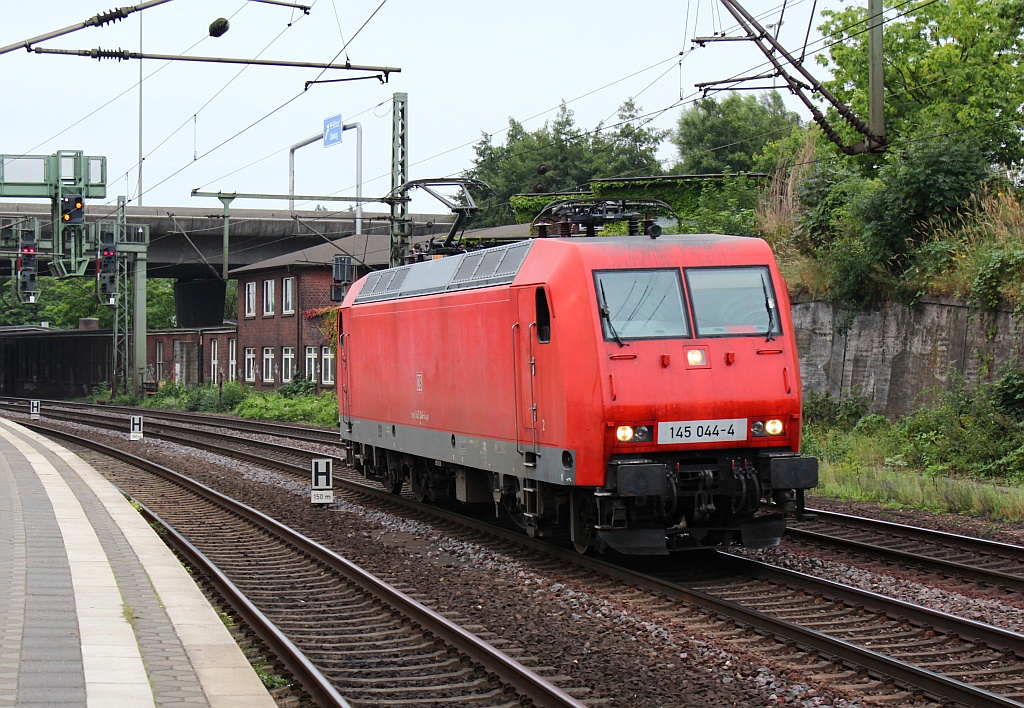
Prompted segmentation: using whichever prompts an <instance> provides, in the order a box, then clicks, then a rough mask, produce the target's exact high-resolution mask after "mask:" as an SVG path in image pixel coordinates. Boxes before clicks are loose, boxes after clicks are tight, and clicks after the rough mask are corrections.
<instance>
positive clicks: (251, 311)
mask: <svg viewBox="0 0 1024 708" xmlns="http://www.w3.org/2000/svg"><path fill="white" fill-rule="evenodd" d="M245 316H246V317H255V316H256V282H255V281H253V282H251V283H246V284H245Z"/></svg>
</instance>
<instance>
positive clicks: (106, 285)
mask: <svg viewBox="0 0 1024 708" xmlns="http://www.w3.org/2000/svg"><path fill="white" fill-rule="evenodd" d="M96 255H97V263H96V279H97V280H98V281H99V291H100V302H102V303H104V304H106V305H112V304H113V303H114V300H115V298H116V297H117V243H116V241H115V239H114V234H113V233H112V232H110V231H101V232H100V247H99V251H98V252H97V254H96Z"/></svg>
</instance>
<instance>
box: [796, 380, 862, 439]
mask: <svg viewBox="0 0 1024 708" xmlns="http://www.w3.org/2000/svg"><path fill="white" fill-rule="evenodd" d="M867 412H868V399H867V396H865V395H863V394H862V393H861V392H860V389H858V388H856V387H854V388H852V389H850V390H849V391H846V392H845V393H843V394H841V395H840V396H839V397H838V398H835V397H833V396H832V394H831V393H829V392H828V391H824V392H821V393H819V392H817V391H805V392H804V410H803V416H804V420H805V421H807V422H808V423H812V424H818V425H820V426H822V427H824V428H834V427H839V428H842V429H844V430H850V429H852V428H853V427H854V426H855V425H856V424H857V421H859V420H860V419H861V418H862V417H863V416H864V415H865V414H866V413H867ZM878 417H881V416H878Z"/></svg>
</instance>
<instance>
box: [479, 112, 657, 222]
mask: <svg viewBox="0 0 1024 708" xmlns="http://www.w3.org/2000/svg"><path fill="white" fill-rule="evenodd" d="M640 110H641V109H640V107H639V106H637V105H636V104H635V103H634V102H633V101H632V100H630V101H627V102H626V103H624V104H623V105H622V107H621V108H620V109H619V122H618V123H617V124H616V125H615V126H613V127H612V129H611V130H608V131H605V130H604V126H603V125H602V124H598V126H597V127H596V128H595V129H594V130H590V131H585V130H581V129H580V128H579V127H577V126H576V124H575V119H574V116H573V112H572V111H571V110H569V108H568V107H567V106H566V104H565V103H564V102H563V103H562V105H561V106H560V107H559V110H558V114H557V115H556V116H555V118H554V119H553V120H552V121H551V122H550V123H545V124H544V125H543V126H542V127H541V128H539V129H537V130H534V131H532V132H531V131H527V130H526V129H525V128H524V127H523V125H522V124H521V123H519V122H518V121H516V120H515V119H513V118H509V122H508V124H509V125H508V130H507V131H506V133H505V142H504V144H495V143H494V142H493V141H492V138H491V136H490V135H484V136H483V138H482V139H481V140H480V141H479V142H478V143H477V144H476V145H475V147H474V150H475V152H476V157H475V158H474V160H473V167H472V168H471V169H470V170H468V171H467V176H469V177H472V178H476V179H480V180H483V181H484V182H486V183H487V184H488V185H489V186H490V187H491V190H492V193H491V194H488V195H483V196H481V197H480V198H479V199H478V200H477V204H478V205H479V206H480V207H481V210H480V213H479V214H478V216H477V218H476V220H475V221H474V225H476V226H489V225H496V224H509V223H514V218H513V215H512V210H511V208H510V207H509V204H508V201H509V198H510V197H511V196H512V195H514V194H528V193H548V192H572V191H585V190H586V189H587V185H588V184H589V182H590V180H591V179H595V178H600V177H617V176H647V175H651V174H660V173H661V166H660V164H659V162H658V159H657V150H658V146H659V144H660V143H661V141H662V140H663V139H664V137H665V136H664V134H663V133H662V132H661V131H657V130H650V129H647V128H645V127H643V125H642V120H641V117H640Z"/></svg>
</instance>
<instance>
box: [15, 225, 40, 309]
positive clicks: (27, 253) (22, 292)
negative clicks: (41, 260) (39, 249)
mask: <svg viewBox="0 0 1024 708" xmlns="http://www.w3.org/2000/svg"><path fill="white" fill-rule="evenodd" d="M37 259H38V256H37V255H36V235H35V233H34V232H31V231H26V232H24V233H23V234H22V237H21V248H19V249H18V296H19V299H21V301H22V302H35V301H36V296H37V295H38V294H39V291H38V287H37V286H36V269H37Z"/></svg>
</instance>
